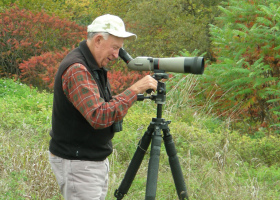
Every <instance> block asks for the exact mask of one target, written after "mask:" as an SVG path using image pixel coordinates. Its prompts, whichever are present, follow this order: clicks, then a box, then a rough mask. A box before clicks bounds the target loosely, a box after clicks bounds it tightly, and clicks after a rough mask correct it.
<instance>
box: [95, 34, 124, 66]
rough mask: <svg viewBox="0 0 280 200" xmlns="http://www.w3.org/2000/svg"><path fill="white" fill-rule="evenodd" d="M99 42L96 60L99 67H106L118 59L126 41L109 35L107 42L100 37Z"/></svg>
mask: <svg viewBox="0 0 280 200" xmlns="http://www.w3.org/2000/svg"><path fill="white" fill-rule="evenodd" d="M97 42H98V43H97V45H96V47H97V48H96V51H95V55H94V58H95V59H96V61H97V64H98V66H99V67H105V66H107V65H108V63H109V62H110V61H112V60H115V59H117V58H118V56H119V50H120V48H121V47H123V42H124V39H123V38H119V37H115V36H113V35H109V37H108V39H107V40H105V39H104V38H103V37H100V39H99V40H97Z"/></svg>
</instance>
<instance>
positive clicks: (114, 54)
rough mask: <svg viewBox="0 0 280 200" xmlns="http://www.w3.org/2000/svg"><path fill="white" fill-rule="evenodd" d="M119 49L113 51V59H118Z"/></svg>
mask: <svg viewBox="0 0 280 200" xmlns="http://www.w3.org/2000/svg"><path fill="white" fill-rule="evenodd" d="M119 51H120V50H119V49H116V50H115V51H114V53H113V56H114V57H115V58H118V57H119Z"/></svg>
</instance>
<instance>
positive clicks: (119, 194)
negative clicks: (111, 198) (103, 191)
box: [114, 189, 125, 200]
mask: <svg viewBox="0 0 280 200" xmlns="http://www.w3.org/2000/svg"><path fill="white" fill-rule="evenodd" d="M114 195H115V197H116V198H117V200H121V199H123V197H124V196H125V194H123V193H121V192H120V191H119V190H118V189H117V190H116V191H115V193H114Z"/></svg>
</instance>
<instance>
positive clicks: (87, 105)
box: [62, 63, 137, 129]
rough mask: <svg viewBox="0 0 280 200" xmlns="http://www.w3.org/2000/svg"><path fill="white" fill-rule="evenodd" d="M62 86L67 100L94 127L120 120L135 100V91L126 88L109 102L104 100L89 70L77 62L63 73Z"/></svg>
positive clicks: (99, 127)
mask: <svg viewBox="0 0 280 200" xmlns="http://www.w3.org/2000/svg"><path fill="white" fill-rule="evenodd" d="M62 88H63V91H64V94H65V95H66V96H67V98H68V100H69V101H70V102H72V104H73V105H74V106H75V108H76V109H77V110H79V112H80V113H81V114H82V115H83V116H84V117H85V119H86V120H87V121H88V122H89V123H90V124H91V126H92V127H93V128H95V129H102V128H106V127H109V126H111V125H112V124H113V123H114V122H118V121H120V120H122V119H123V118H124V116H125V115H126V114H127V111H128V109H129V108H130V107H131V106H132V105H133V103H134V102H135V101H137V95H136V93H135V92H133V91H131V90H129V89H127V90H125V91H124V92H122V93H121V94H119V95H117V96H114V97H113V99H112V100H111V101H110V102H105V100H104V99H103V98H101V97H100V94H99V89H98V86H97V83H96V82H95V80H94V78H93V77H92V75H91V74H90V72H89V71H88V70H87V69H86V67H85V66H83V65H81V64H78V63H75V64H73V65H71V66H70V67H69V68H68V69H67V70H65V72H64V73H63V75H62Z"/></svg>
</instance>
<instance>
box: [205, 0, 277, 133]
mask: <svg viewBox="0 0 280 200" xmlns="http://www.w3.org/2000/svg"><path fill="white" fill-rule="evenodd" d="M279 6H280V3H279V1H278V0H249V1H239V0H230V1H229V3H228V4H226V5H224V6H221V7H220V9H221V10H222V12H223V14H222V16H221V17H219V18H218V19H217V20H218V22H221V23H222V24H224V25H223V26H221V27H218V26H215V25H212V26H211V35H212V44H213V52H214V55H215V57H216V59H217V62H216V63H215V64H213V65H212V66H211V67H209V68H208V70H207V71H208V76H207V82H208V83H211V84H213V82H214V83H215V84H214V85H215V86H217V91H216V98H215V101H217V102H218V103H216V108H217V110H219V111H220V113H221V114H222V115H227V116H231V117H235V118H238V119H240V118H241V119H243V120H244V119H248V118H249V119H250V122H255V123H256V125H258V126H257V127H256V128H257V129H253V130H252V131H253V132H256V131H257V130H259V128H260V127H263V128H267V130H268V132H270V131H271V130H274V131H277V130H278V129H279V124H278V121H279V112H278V113H277V112H276V111H275V109H276V108H279V105H280V104H279V97H280V96H279V89H280V82H279V76H280V35H279V28H280V7H279ZM222 97H223V98H222ZM273 99H278V101H277V100H274V101H271V100H273ZM237 107H239V109H237ZM273 110H274V112H273ZM229 111H230V112H229ZM243 125H244V124H243Z"/></svg>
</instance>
